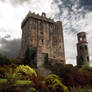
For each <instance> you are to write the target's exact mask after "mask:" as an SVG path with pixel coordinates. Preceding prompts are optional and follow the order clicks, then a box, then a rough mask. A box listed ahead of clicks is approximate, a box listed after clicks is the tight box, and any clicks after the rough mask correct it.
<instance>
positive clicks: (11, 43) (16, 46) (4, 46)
mask: <svg viewBox="0 0 92 92" xmlns="http://www.w3.org/2000/svg"><path fill="white" fill-rule="evenodd" d="M20 43H21V41H20V39H14V40H6V39H5V38H2V39H1V40H0V44H1V47H0V53H1V54H3V55H5V56H7V57H10V58H12V57H18V55H19V51H20Z"/></svg>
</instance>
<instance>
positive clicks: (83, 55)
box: [77, 32, 89, 66]
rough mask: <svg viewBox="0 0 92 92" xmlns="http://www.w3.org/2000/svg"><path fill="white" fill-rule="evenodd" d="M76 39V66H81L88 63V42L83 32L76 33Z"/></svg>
mask: <svg viewBox="0 0 92 92" xmlns="http://www.w3.org/2000/svg"><path fill="white" fill-rule="evenodd" d="M77 38H78V43H77V65H78V66H81V65H84V64H85V63H86V62H87V63H89V52H88V42H87V39H86V33H85V32H80V33H78V34H77Z"/></svg>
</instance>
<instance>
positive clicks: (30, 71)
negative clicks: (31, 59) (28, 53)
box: [15, 65, 37, 78]
mask: <svg viewBox="0 0 92 92" xmlns="http://www.w3.org/2000/svg"><path fill="white" fill-rule="evenodd" d="M15 73H25V74H26V75H27V76H29V78H31V77H32V76H35V77H37V73H36V72H35V70H34V69H32V68H31V67H29V66H28V65H26V66H24V65H19V66H18V67H17V68H16V70H15Z"/></svg>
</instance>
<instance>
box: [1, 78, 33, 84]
mask: <svg viewBox="0 0 92 92" xmlns="http://www.w3.org/2000/svg"><path fill="white" fill-rule="evenodd" d="M6 82H7V79H0V84H3V83H6ZM29 84H32V81H29V80H17V81H16V84H15V85H29Z"/></svg>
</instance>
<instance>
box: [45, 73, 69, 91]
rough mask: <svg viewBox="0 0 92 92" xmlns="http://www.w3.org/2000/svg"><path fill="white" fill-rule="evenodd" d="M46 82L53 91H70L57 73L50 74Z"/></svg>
mask: <svg viewBox="0 0 92 92" xmlns="http://www.w3.org/2000/svg"><path fill="white" fill-rule="evenodd" d="M45 84H46V85H47V86H48V88H49V89H50V90H51V91H52V92H69V90H68V88H67V87H66V86H64V85H63V84H62V82H61V80H60V79H59V77H58V76H57V75H54V74H52V75H49V76H48V78H47V79H46V80H45Z"/></svg>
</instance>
